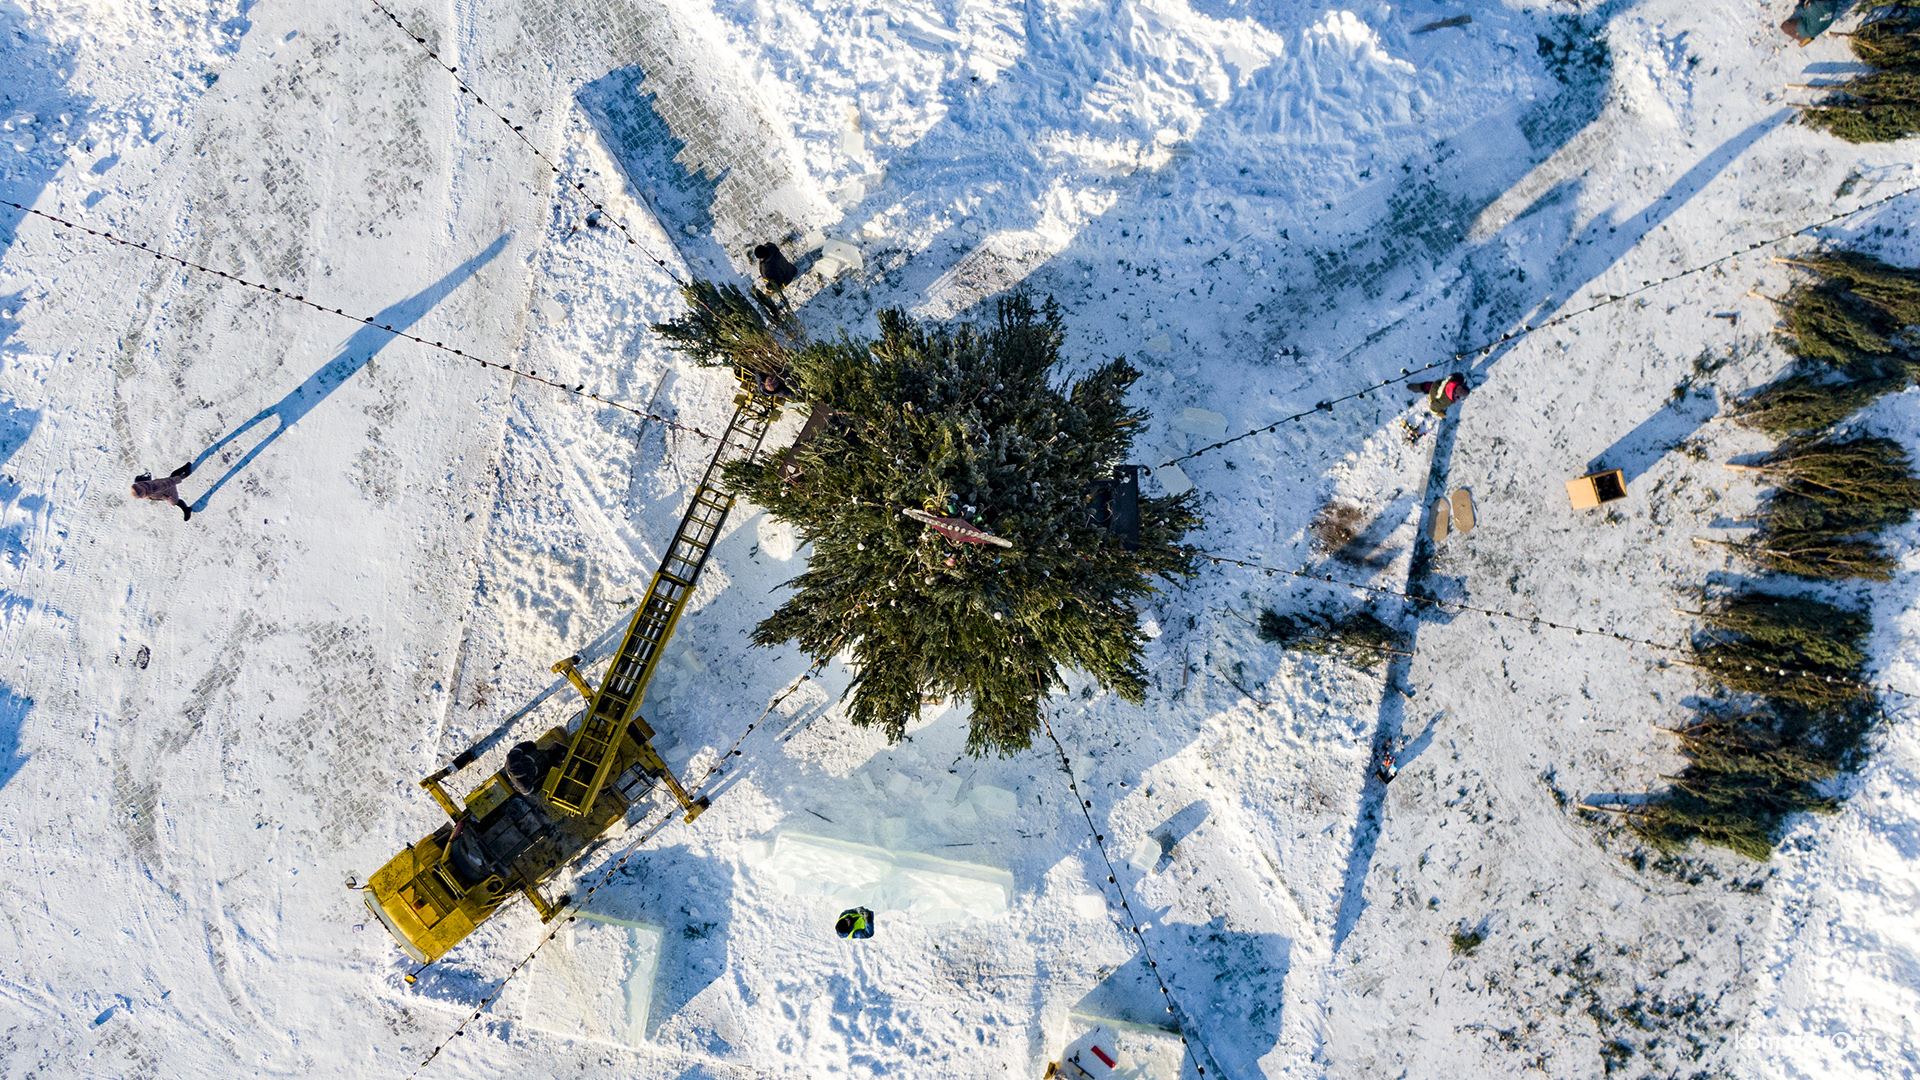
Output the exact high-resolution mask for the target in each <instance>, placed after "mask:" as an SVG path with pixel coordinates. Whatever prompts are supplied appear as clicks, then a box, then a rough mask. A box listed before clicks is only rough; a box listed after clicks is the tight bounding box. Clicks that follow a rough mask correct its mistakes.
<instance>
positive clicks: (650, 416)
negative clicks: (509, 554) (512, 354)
mask: <svg viewBox="0 0 1920 1080" xmlns="http://www.w3.org/2000/svg"><path fill="white" fill-rule="evenodd" d="M0 206H11V207H13V208H14V209H15V210H19V211H21V212H22V213H27V214H32V215H33V216H34V217H38V218H45V219H46V220H48V221H50V222H52V223H54V224H55V225H61V226H65V227H66V228H69V229H73V230H76V231H78V232H83V233H86V234H87V235H88V236H93V237H98V238H99V239H101V240H106V241H109V242H111V243H115V244H119V245H120V246H122V247H129V248H133V249H135V250H137V251H142V252H145V253H146V254H148V255H151V256H153V257H154V258H155V259H158V260H160V261H162V262H171V263H176V264H178V265H180V266H184V267H186V268H187V269H189V270H198V271H200V272H201V273H204V274H212V275H214V276H215V277H219V278H223V279H225V280H227V281H231V282H233V283H234V284H236V285H242V286H245V287H246V288H249V289H255V290H258V291H259V292H263V293H267V294H269V295H272V296H277V297H279V298H280V299H282V300H291V301H293V302H294V303H297V304H304V305H306V306H307V307H310V308H312V309H313V310H315V311H323V312H325V313H327V314H329V315H338V316H340V317H341V318H344V319H346V320H348V321H349V322H356V323H361V324H363V325H366V326H371V327H374V328H376V329H380V330H385V331H386V332H387V333H389V334H392V335H393V336H394V337H397V338H405V339H407V340H408V341H411V342H414V343H415V344H418V345H425V346H426V347H427V348H429V349H438V350H440V351H441V352H443V353H449V354H451V355H453V356H457V357H459V358H460V359H462V360H471V361H473V362H474V363H476V364H479V365H480V366H481V367H483V368H494V369H496V370H499V371H505V372H510V373H512V374H514V375H518V376H520V377H521V378H523V379H527V380H529V381H531V382H537V383H540V384H541V385H543V386H550V387H552V388H554V389H555V390H563V391H565V392H567V393H569V394H572V395H573V396H574V397H577V398H585V399H588V400H591V401H596V402H598V403H600V404H602V405H606V406H610V407H612V408H615V409H619V410H621V411H622V412H628V413H632V414H633V415H635V416H638V417H640V418H641V419H643V420H655V421H658V422H660V423H662V424H665V425H667V426H668V427H670V428H674V429H675V430H678V431H685V432H690V433H692V434H694V435H698V436H700V437H701V438H703V439H711V440H713V441H716V442H717V441H719V438H720V437H719V436H717V435H709V434H708V433H706V432H704V431H702V430H700V429H699V428H697V427H695V426H693V425H692V424H683V423H680V422H679V421H677V420H669V419H667V418H666V417H664V416H659V415H656V414H654V413H652V412H648V411H647V410H646V409H643V408H639V407H637V406H633V405H629V404H627V403H626V402H624V401H616V400H614V399H613V398H609V397H602V396H601V395H599V394H597V393H593V392H591V391H589V390H588V389H587V388H586V384H584V383H582V384H580V385H578V386H569V385H568V384H566V383H563V382H557V381H555V380H553V379H549V378H546V377H544V376H541V375H539V374H536V373H535V372H534V371H532V370H531V369H522V368H516V367H514V366H513V365H512V364H500V363H495V362H493V361H491V360H483V359H481V358H480V357H478V356H475V355H473V354H472V353H470V352H466V351H465V350H462V349H456V348H454V347H452V346H450V345H448V344H446V343H445V342H440V341H428V340H427V339H426V338H423V337H421V336H419V335H418V334H410V333H408V332H406V331H405V330H400V329H397V328H395V327H392V326H388V325H385V324H383V323H376V322H374V321H373V320H372V319H371V318H366V317H363V316H359V315H354V314H352V313H350V312H347V311H342V310H341V309H339V308H331V307H328V306H326V305H325V304H322V303H319V302H317V301H313V300H309V299H307V298H306V297H304V296H300V295H297V294H295V293H290V292H287V291H286V290H284V289H277V288H274V287H273V286H271V285H261V284H259V283H258V282H254V281H248V280H247V279H246V278H243V277H241V276H240V275H238V274H229V273H227V272H226V271H224V270H215V269H214V268H213V267H211V266H203V265H201V264H200V263H197V262H194V261H192V260H191V259H183V258H181V257H180V256H178V255H170V254H168V253H166V252H164V251H158V250H155V249H154V248H151V247H148V246H147V245H145V244H142V243H140V242H139V241H137V240H127V239H124V238H122V237H119V236H115V235H114V234H113V233H110V232H107V231H106V230H104V229H89V228H87V227H86V226H84V225H78V224H75V223H74V222H71V221H68V220H67V219H65V218H62V217H56V216H54V215H53V214H49V213H47V212H46V211H45V210H35V209H34V208H33V207H31V206H22V205H20V204H19V203H17V202H10V201H7V200H5V199H0ZM55 235H58V234H55Z"/></svg>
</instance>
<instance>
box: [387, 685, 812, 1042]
mask: <svg viewBox="0 0 1920 1080" xmlns="http://www.w3.org/2000/svg"><path fill="white" fill-rule="evenodd" d="M824 666H826V665H825V663H824V662H822V663H819V664H815V665H814V666H813V667H812V669H810V670H809V671H807V673H806V674H804V675H802V676H800V677H799V678H797V679H795V680H793V682H791V683H789V684H787V688H786V689H785V690H783V691H781V692H780V694H779V696H777V697H775V698H774V699H773V701H772V703H771V704H769V705H768V706H767V708H766V711H765V712H763V713H761V714H760V716H759V718H758V719H756V720H754V722H753V723H751V724H748V725H747V729H746V730H745V731H742V732H741V733H740V737H739V738H737V739H735V740H733V745H732V746H731V747H728V748H727V752H726V753H724V754H722V755H720V756H719V757H717V758H715V759H714V761H713V764H712V765H709V766H708V767H707V771H706V772H705V773H702V774H701V776H700V779H699V780H698V781H697V782H696V783H694V784H693V785H692V786H691V787H690V788H689V789H688V791H687V794H688V795H689V796H691V797H695V798H697V797H699V794H700V792H701V791H703V790H705V789H706V788H707V786H708V785H709V784H711V783H712V782H713V778H714V777H715V775H717V774H718V773H719V772H720V768H721V766H722V765H725V764H726V763H727V762H728V761H729V760H731V759H733V758H735V757H738V756H740V744H741V743H744V742H746V741H747V736H749V735H751V734H753V732H754V729H755V728H758V727H759V726H760V724H761V723H762V722H763V721H764V720H766V718H767V717H769V716H771V715H773V710H775V709H777V708H779V707H780V703H781V702H783V701H785V700H787V697H788V696H789V695H791V694H792V693H793V692H794V691H795V690H798V689H800V687H801V685H802V684H804V683H807V682H809V681H811V680H812V679H813V677H814V676H815V675H818V674H819V673H820V669H821V668H822V667H824ZM678 811H679V806H678V804H674V805H670V806H668V807H667V811H666V813H665V814H663V815H661V816H660V817H659V818H657V819H655V821H654V822H653V824H651V825H649V826H647V827H646V829H644V830H642V831H641V833H640V835H639V836H638V837H636V838H635V839H634V841H633V842H632V843H631V844H628V845H627V847H626V850H624V851H622V852H621V853H620V857H619V858H618V859H616V860H614V861H613V862H612V863H611V864H610V865H609V866H608V867H607V872H606V873H604V874H602V875H600V880H599V881H598V882H595V883H594V884H593V885H592V886H591V887H590V888H588V889H587V891H586V892H585V893H583V894H581V896H580V897H579V898H578V899H576V900H573V901H571V902H570V903H569V904H568V905H567V907H566V909H565V910H564V911H563V912H561V913H560V914H559V915H556V916H555V917H554V920H553V928H552V929H550V930H548V931H547V932H546V934H544V935H543V936H542V937H541V938H540V940H539V941H537V942H535V943H534V945H533V948H532V949H530V950H528V951H527V955H525V956H523V957H521V958H520V961H519V962H518V963H516V964H514V965H513V966H512V967H510V968H508V969H507V973H506V974H505V975H502V976H501V977H500V981H499V983H497V984H496V985H495V986H494V988H493V989H492V990H490V991H488V992H487V994H486V996H484V997H482V998H481V999H480V1001H479V1003H478V1004H476V1005H475V1006H474V1007H473V1011H472V1012H470V1013H468V1014H467V1015H466V1016H465V1017H464V1018H462V1019H461V1021H460V1024H459V1026H457V1027H455V1028H454V1029H453V1031H452V1032H451V1033H449V1034H448V1035H447V1037H446V1038H444V1039H442V1040H440V1044H439V1045H438V1046H435V1047H434V1048H433V1051H432V1052H431V1053H429V1054H428V1055H427V1056H426V1058H425V1059H423V1060H422V1061H421V1062H420V1064H418V1065H416V1066H414V1068H413V1071H412V1072H411V1073H408V1074H407V1078H408V1080H413V1078H414V1077H417V1076H419V1075H420V1071H421V1070H422V1069H425V1068H426V1067H427V1066H428V1065H430V1064H432V1063H433V1059H434V1058H437V1057H439V1056H440V1051H442V1050H445V1049H446V1048H447V1046H448V1045H449V1044H451V1043H452V1042H453V1040H455V1039H457V1038H459V1037H460V1036H462V1035H465V1034H466V1033H467V1025H468V1024H471V1023H473V1022H474V1021H475V1020H478V1019H480V1015H481V1014H482V1013H484V1012H486V1011H487V1006H488V1005H490V1004H492V1003H493V1002H495V1001H497V1000H499V998H500V995H501V994H502V993H504V992H505V991H506V989H507V983H508V982H510V981H512V979H513V977H514V976H515V975H517V974H519V972H520V969H522V968H524V967H526V966H527V965H528V964H530V963H532V962H533V958H534V957H536V956H538V955H540V950H541V949H544V948H546V947H547V943H548V942H550V941H552V940H553V939H554V938H556V937H558V936H559V934H560V931H561V930H563V929H565V928H566V925H567V924H568V923H570V922H572V921H574V919H575V918H577V916H576V915H574V914H573V913H574V912H577V911H579V910H580V909H581V908H582V907H585V906H586V903H587V901H588V900H591V899H593V894H594V893H597V892H599V891H600V890H601V889H603V888H605V887H606V886H607V883H608V882H610V881H612V880H613V875H615V874H617V873H619V872H620V870H621V868H623V867H625V866H626V865H627V860H628V859H631V858H633V854H634V852H636V851H639V850H640V848H641V847H642V846H644V845H645V844H646V842H647V841H649V840H651V839H653V838H654V837H655V836H656V835H658V834H659V832H660V830H661V829H664V828H666V827H667V825H668V824H670V823H671V822H672V821H673V818H674V815H675V814H676V813H677V812H678ZM560 915H564V916H565V918H561V917H560Z"/></svg>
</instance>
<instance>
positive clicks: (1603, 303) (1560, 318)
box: [1160, 184, 1920, 469]
mask: <svg viewBox="0 0 1920 1080" xmlns="http://www.w3.org/2000/svg"><path fill="white" fill-rule="evenodd" d="M1915 191H1920V184H1913V185H1910V186H1908V187H1904V188H1901V189H1900V190H1899V191H1896V192H1894V193H1893V194H1891V195H1886V196H1882V197H1881V198H1878V199H1875V200H1874V201H1872V202H1870V203H1863V204H1861V205H1859V206H1856V207H1854V208H1853V209H1851V210H1845V211H1841V212H1840V213H1837V214H1832V215H1829V216H1828V217H1826V218H1823V219H1821V220H1819V221H1816V222H1814V223H1813V224H1811V225H1803V226H1801V227H1800V228H1798V229H1795V230H1793V231H1792V232H1790V233H1783V234H1781V235H1779V236H1775V237H1773V238H1771V239H1767V240H1756V241H1754V242H1753V243H1750V244H1748V245H1747V246H1746V247H1744V248H1741V249H1739V250H1738V251H1731V252H1728V253H1727V254H1725V255H1722V256H1720V257H1719V258H1717V259H1714V260H1713V261H1712V262H1708V263H1702V264H1701V265H1699V266H1695V267H1691V268H1689V269H1686V270H1681V271H1679V272H1677V273H1673V274H1668V275H1667V276H1666V277H1663V278H1660V279H1658V280H1654V281H1642V282H1641V283H1640V285H1639V286H1638V287H1637V288H1633V289H1629V290H1627V291H1626V292H1624V293H1620V294H1619V295H1617V296H1616V295H1614V294H1612V293H1608V294H1606V298H1605V299H1602V300H1596V301H1594V302H1593V303H1591V304H1588V305H1587V306H1586V307H1583V308H1577V309H1575V310H1573V311H1568V312H1565V313H1563V314H1560V315H1556V316H1554V317H1553V318H1551V319H1548V320H1547V321H1545V322H1543V323H1539V324H1537V325H1535V324H1529V323H1521V324H1520V328H1519V329H1518V330H1514V331H1511V332H1509V333H1505V334H1501V335H1500V338H1499V340H1497V341H1492V342H1488V343H1487V344H1485V345H1481V346H1479V347H1478V348H1473V349H1468V350H1466V351H1465V352H1457V353H1454V354H1452V355H1451V356H1447V357H1444V358H1442V359H1439V360H1435V361H1434V362H1433V363H1431V364H1428V365H1427V366H1425V367H1420V368H1414V369H1412V370H1411V371H1409V370H1408V369H1406V368H1401V369H1400V374H1398V375H1396V376H1394V377H1392V378H1389V379H1382V380H1381V381H1379V382H1377V383H1369V384H1367V386H1366V388H1365V389H1363V390H1356V391H1354V392H1353V393H1351V394H1345V395H1342V396H1340V397H1337V398H1328V399H1327V400H1325V401H1322V402H1320V403H1318V404H1316V405H1315V406H1314V407H1313V408H1311V409H1307V410H1305V411H1302V412H1297V413H1294V414H1293V415H1292V416H1283V417H1281V418H1280V419H1278V420H1275V421H1274V422H1273V423H1271V424H1268V425H1266V426H1265V427H1257V428H1254V429H1253V430H1252V431H1248V432H1243V433H1241V434H1239V435H1235V436H1233V437H1232V438H1230V439H1222V440H1221V441H1219V442H1217V443H1213V444H1211V445H1209V446H1203V447H1201V448H1200V449H1198V450H1195V451H1193V452H1192V453H1190V454H1182V455H1180V456H1179V457H1176V458H1173V459H1171V460H1169V461H1164V462H1161V463H1160V467H1161V468H1163V469H1164V468H1166V467H1167V466H1169V465H1177V464H1179V463H1180V462H1182V461H1187V460H1190V459H1192V458H1197V457H1199V456H1200V455H1201V454H1206V453H1210V452H1212V451H1214V450H1218V449H1220V448H1221V447H1223V446H1231V445H1233V444H1234V443H1237V442H1239V441H1240V440H1242V439H1250V438H1252V437H1253V436H1255V435H1264V434H1266V433H1267V432H1270V431H1274V430H1276V429H1278V428H1279V427H1280V426H1281V425H1283V424H1289V423H1292V422H1293V421H1295V420H1304V419H1306V418H1307V417H1309V416H1312V415H1313V414H1315V413H1318V412H1329V411H1331V410H1332V409H1333V407H1334V406H1335V405H1338V404H1340V403H1341V402H1344V401H1352V400H1353V399H1354V398H1360V397H1365V396H1367V395H1368V394H1370V393H1373V392H1374V391H1375V390H1383V389H1385V388H1386V387H1389V386H1392V385H1393V384H1394V383H1397V382H1401V381H1404V380H1405V379H1407V378H1409V377H1411V376H1414V375H1419V374H1422V373H1424V372H1428V371H1432V370H1433V369H1435V368H1439V367H1446V366H1448V365H1451V364H1454V363H1456V362H1458V361H1461V360H1465V359H1467V358H1468V357H1486V356H1488V355H1490V354H1492V352H1493V350H1495V349H1497V348H1499V347H1501V346H1502V345H1506V344H1508V343H1509V342H1512V341H1515V340H1517V339H1519V338H1522V337H1525V336H1526V335H1528V334H1531V333H1533V332H1535V331H1537V330H1545V329H1548V328H1549V327H1554V326H1559V325H1560V324H1561V323H1564V322H1567V321H1568V320H1570V319H1573V318H1575V317H1576V316H1580V315H1585V314H1587V313H1588V312H1590V311H1598V310H1599V309H1601V308H1603V307H1609V306H1611V305H1613V304H1617V303H1620V302H1621V301H1623V300H1630V299H1632V298H1633V297H1635V296H1638V295H1639V294H1641V293H1643V292H1646V291H1647V290H1648V289H1652V288H1656V287H1658V286H1661V285H1665V284H1667V283H1668V282H1670V281H1678V280H1679V279H1681V278H1684V277H1691V276H1692V275H1694V274H1701V273H1705V272H1706V271H1708V270H1711V269H1713V268H1714V267H1716V266H1719V265H1720V264H1722V263H1725V262H1728V261H1730V260H1733V259H1737V258H1739V257H1740V256H1742V255H1745V254H1747V253H1748V252H1751V251H1754V250H1756V249H1759V248H1763V247H1769V246H1771V245H1773V244H1778V243H1781V242H1782V241H1786V240H1791V239H1793V238H1794V237H1796V236H1803V235H1805V234H1807V233H1810V232H1812V231H1813V230H1815V229H1821V228H1825V227H1826V226H1828V225H1831V224H1833V223H1834V222H1836V221H1840V220H1842V219H1845V218H1849V217H1852V216H1853V215H1855V214H1859V213H1863V212H1865V211H1867V210H1871V209H1873V208H1874V207H1877V206H1883V205H1885V204H1886V203H1889V202H1892V201H1893V200H1895V199H1897V198H1899V197H1901V196H1902V195H1910V194H1912V193H1913V192H1915ZM1367 347H1368V344H1367V343H1362V344H1360V345H1356V346H1354V347H1353V348H1351V349H1348V350H1347V351H1346V352H1344V353H1342V354H1340V356H1339V357H1337V358H1335V359H1334V360H1333V361H1331V362H1329V363H1328V364H1327V365H1325V366H1326V367H1328V368H1337V367H1339V365H1340V364H1341V363H1342V362H1343V361H1345V360H1347V359H1348V358H1350V357H1352V356H1354V355H1356V354H1357V353H1359V352H1360V351H1361V350H1362V349H1365V348H1367Z"/></svg>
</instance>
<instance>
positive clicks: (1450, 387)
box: [1407, 375, 1467, 416]
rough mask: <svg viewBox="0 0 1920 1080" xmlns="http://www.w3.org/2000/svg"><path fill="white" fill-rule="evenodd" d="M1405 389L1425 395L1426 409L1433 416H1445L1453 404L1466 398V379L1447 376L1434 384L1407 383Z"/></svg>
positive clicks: (1462, 376) (1460, 376)
mask: <svg viewBox="0 0 1920 1080" xmlns="http://www.w3.org/2000/svg"><path fill="white" fill-rule="evenodd" d="M1407 389H1409V390H1411V391H1413V392H1414V393H1416V394H1425V395H1427V408H1429V409H1432V410H1433V415H1435V416H1445V415H1447V410H1448V409H1450V408H1452V407H1453V403H1454V402H1456V401H1459V400H1460V399H1461V398H1463V397H1466V396H1467V379H1466V376H1464V375H1449V376H1447V377H1446V378H1445V379H1441V380H1438V381H1435V382H1417V383H1408V384H1407Z"/></svg>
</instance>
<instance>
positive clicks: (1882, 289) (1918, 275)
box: [1778, 251, 1920, 381]
mask: <svg viewBox="0 0 1920 1080" xmlns="http://www.w3.org/2000/svg"><path fill="white" fill-rule="evenodd" d="M1787 261H1788V262H1789V263H1790V264H1791V265H1793V266H1796V267H1799V268H1800V269H1802V270H1805V271H1807V273H1808V274H1809V275H1810V276H1811V277H1812V280H1811V281H1806V282H1802V283H1801V284H1798V285H1795V286H1794V287H1793V289H1792V290H1791V291H1789V292H1788V293H1787V296H1786V298H1785V299H1784V300H1782V301H1780V302H1779V305H1778V306H1779V307H1780V312H1781V317H1782V318H1783V319H1784V320H1785V322H1786V329H1785V331H1784V332H1783V333H1782V339H1783V343H1784V344H1785V345H1786V347H1787V351H1788V352H1791V353H1792V354H1794V355H1795V356H1797V357H1799V358H1801V359H1802V360H1806V361H1809V362H1812V363H1816V364H1820V365H1823V366H1825V367H1828V368H1831V369H1833V370H1834V371H1837V372H1840V373H1842V374H1845V375H1847V376H1849V377H1851V378H1855V379H1871V378H1901V379H1905V380H1909V381H1911V380H1912V379H1913V377H1914V375H1915V374H1917V373H1920V340H1916V337H1915V334H1914V330H1915V327H1916V326H1920V271H1916V270H1914V269H1912V268H1910V267H1901V266H1892V265H1890V264H1888V263H1884V262H1881V261H1880V260H1879V259H1876V258H1873V257H1872V256H1869V255H1861V254H1857V253H1855V252H1850V251H1828V252H1819V253H1815V254H1812V255H1806V256H1802V257H1800V258H1796V259H1789V260H1787Z"/></svg>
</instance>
